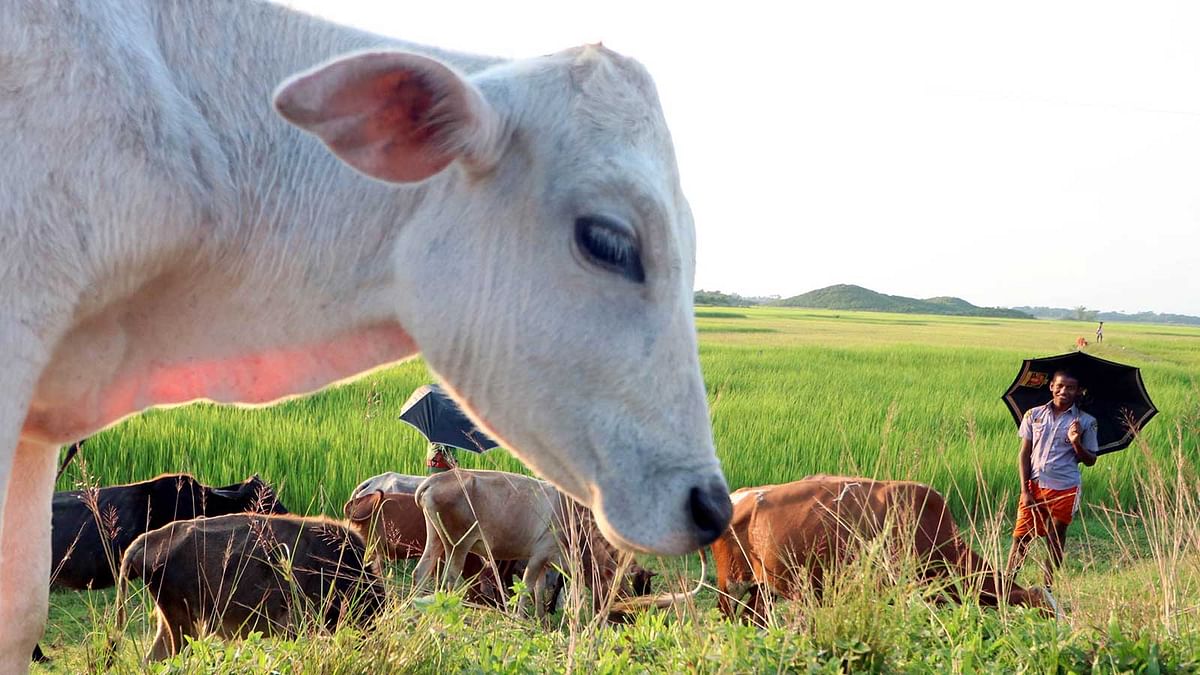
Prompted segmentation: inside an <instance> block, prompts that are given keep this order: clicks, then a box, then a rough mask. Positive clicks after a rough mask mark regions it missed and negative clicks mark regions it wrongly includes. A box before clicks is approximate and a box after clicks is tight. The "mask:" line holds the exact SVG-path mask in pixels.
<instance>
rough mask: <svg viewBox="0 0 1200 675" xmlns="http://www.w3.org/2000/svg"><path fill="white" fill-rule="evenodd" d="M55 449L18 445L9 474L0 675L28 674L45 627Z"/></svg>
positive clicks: (2, 547)
mask: <svg viewBox="0 0 1200 675" xmlns="http://www.w3.org/2000/svg"><path fill="white" fill-rule="evenodd" d="M56 449H57V447H56V446H53V445H47V444H44V443H34V442H27V441H22V442H20V443H19V444H18V445H17V448H16V453H15V454H14V455H13V456H12V463H11V464H10V465H9V468H10V471H9V472H7V473H8V476H9V480H8V495H7V498H6V499H5V502H4V511H3V524H2V526H0V673H23V672H25V671H26V670H28V668H29V658H30V656H29V655H30V654H32V653H33V647H34V645H36V644H37V641H38V640H39V639H40V638H41V637H42V631H43V630H45V627H46V613H47V611H48V610H49V607H50V504H51V501H52V499H53V493H54V468H55V466H54V465H55V463H56V462H55V460H56V458H57V453H56V452H55V451H56ZM0 473H4V472H3V471H0Z"/></svg>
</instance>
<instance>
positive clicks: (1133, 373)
mask: <svg viewBox="0 0 1200 675" xmlns="http://www.w3.org/2000/svg"><path fill="white" fill-rule="evenodd" d="M1058 370H1069V371H1071V373H1073V374H1074V375H1075V377H1076V378H1078V380H1079V387H1080V390H1081V391H1080V397H1079V399H1078V400H1077V401H1076V405H1078V406H1079V408H1080V409H1082V410H1083V411H1084V412H1086V413H1088V414H1089V415H1091V416H1092V417H1095V418H1096V423H1097V428H1096V441H1097V443H1098V445H1099V446H1100V451H1099V452H1098V453H1097V454H1100V455H1103V454H1104V453H1107V452H1115V451H1117V450H1122V449H1124V448H1127V447H1129V444H1130V443H1132V442H1133V437H1134V436H1135V435H1136V434H1137V433H1138V432H1139V431H1141V430H1142V429H1143V428H1144V427H1145V426H1146V424H1147V423H1148V422H1149V421H1150V418H1152V417H1154V415H1155V414H1157V413H1158V408H1155V407H1154V402H1153V401H1151V400H1150V394H1148V393H1146V385H1145V384H1144V383H1143V382H1142V373H1141V371H1139V370H1138V369H1137V368H1134V367H1133V366H1127V365H1125V364H1123V363H1116V362H1114V361H1108V360H1105V359H1101V358H1097V357H1095V356H1092V355H1091V354H1085V353H1083V352H1070V353H1068V354H1059V355H1058V356H1047V357H1044V358H1040V359H1026V360H1025V362H1024V363H1023V364H1021V372H1019V373H1017V379H1015V380H1013V383H1012V385H1011V386H1009V388H1008V391H1006V392H1005V393H1004V402H1005V403H1006V404H1007V405H1008V411H1009V412H1010V413H1012V416H1013V419H1014V420H1016V422H1017V426H1020V425H1021V418H1022V417H1023V416H1024V415H1025V411H1026V410H1029V409H1030V408H1035V407H1037V406H1039V405H1045V404H1046V403H1049V402H1050V378H1052V377H1054V372H1055V371H1058Z"/></svg>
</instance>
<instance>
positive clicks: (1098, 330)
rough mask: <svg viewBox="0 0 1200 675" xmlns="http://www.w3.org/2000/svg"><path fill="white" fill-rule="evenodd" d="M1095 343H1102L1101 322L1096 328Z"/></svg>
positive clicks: (1102, 326)
mask: <svg viewBox="0 0 1200 675" xmlns="http://www.w3.org/2000/svg"><path fill="white" fill-rule="evenodd" d="M1096 342H1104V322H1103V321H1101V322H1100V325H1099V326H1096Z"/></svg>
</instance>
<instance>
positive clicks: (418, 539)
mask: <svg viewBox="0 0 1200 675" xmlns="http://www.w3.org/2000/svg"><path fill="white" fill-rule="evenodd" d="M422 478H424V477H422ZM342 511H343V513H344V514H345V515H346V520H348V521H349V522H350V526H351V527H353V528H354V529H355V530H357V531H358V533H359V534H361V535H362V537H363V539H364V540H366V542H367V546H368V547H373V548H374V549H375V550H378V551H379V552H380V553H382V554H383V555H384V556H386V557H387V558H388V559H389V560H415V559H417V558H420V557H421V554H422V553H423V552H424V551H425V515H424V514H423V513H422V512H421V507H419V506H417V503H416V502H415V501H414V500H413V493H411V492H382V491H376V492H373V493H371V494H366V495H363V496H360V497H354V498H351V499H350V501H348V502H346V505H345V506H344V507H343V509H342ZM523 569H524V561H516V560H497V561H496V565H495V567H493V566H491V565H488V564H486V563H485V562H484V560H483V559H482V558H480V557H479V556H477V555H475V554H473V553H472V554H470V555H468V556H467V558H466V561H465V562H464V563H463V571H462V574H463V577H465V578H467V579H472V580H473V581H472V583H471V585H470V586H469V587H468V588H467V593H466V599H467V600H468V601H469V602H474V603H478V604H483V605H490V606H492V607H504V606H505V601H506V599H507V589H508V588H510V587H511V586H512V582H513V581H514V580H515V579H516V578H517V577H518V576H519V575H520V573H521V571H523ZM555 588H556V589H561V588H562V579H561V577H559V578H558V581H557V583H556V584H555ZM551 595H552V596H554V597H553V599H548V600H547V604H548V606H549V607H553V604H552V603H553V602H554V601H555V600H556V599H557V594H556V593H553V592H552V594H551Z"/></svg>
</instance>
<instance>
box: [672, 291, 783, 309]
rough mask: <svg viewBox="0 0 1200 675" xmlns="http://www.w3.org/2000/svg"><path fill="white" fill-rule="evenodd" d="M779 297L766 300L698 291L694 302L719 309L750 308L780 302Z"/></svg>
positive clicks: (733, 294)
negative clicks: (775, 301) (774, 301)
mask: <svg viewBox="0 0 1200 675" xmlns="http://www.w3.org/2000/svg"><path fill="white" fill-rule="evenodd" d="M778 299H779V296H778V295H772V296H768V297H765V298H761V297H746V296H744V295H738V294H737V293H722V292H721V291H703V290H701V291H696V296H695V299H694V300H693V302H694V303H695V304H697V305H716V306H718V307H749V306H751V305H761V304H763V303H765V302H771V301H772V300H778Z"/></svg>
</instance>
